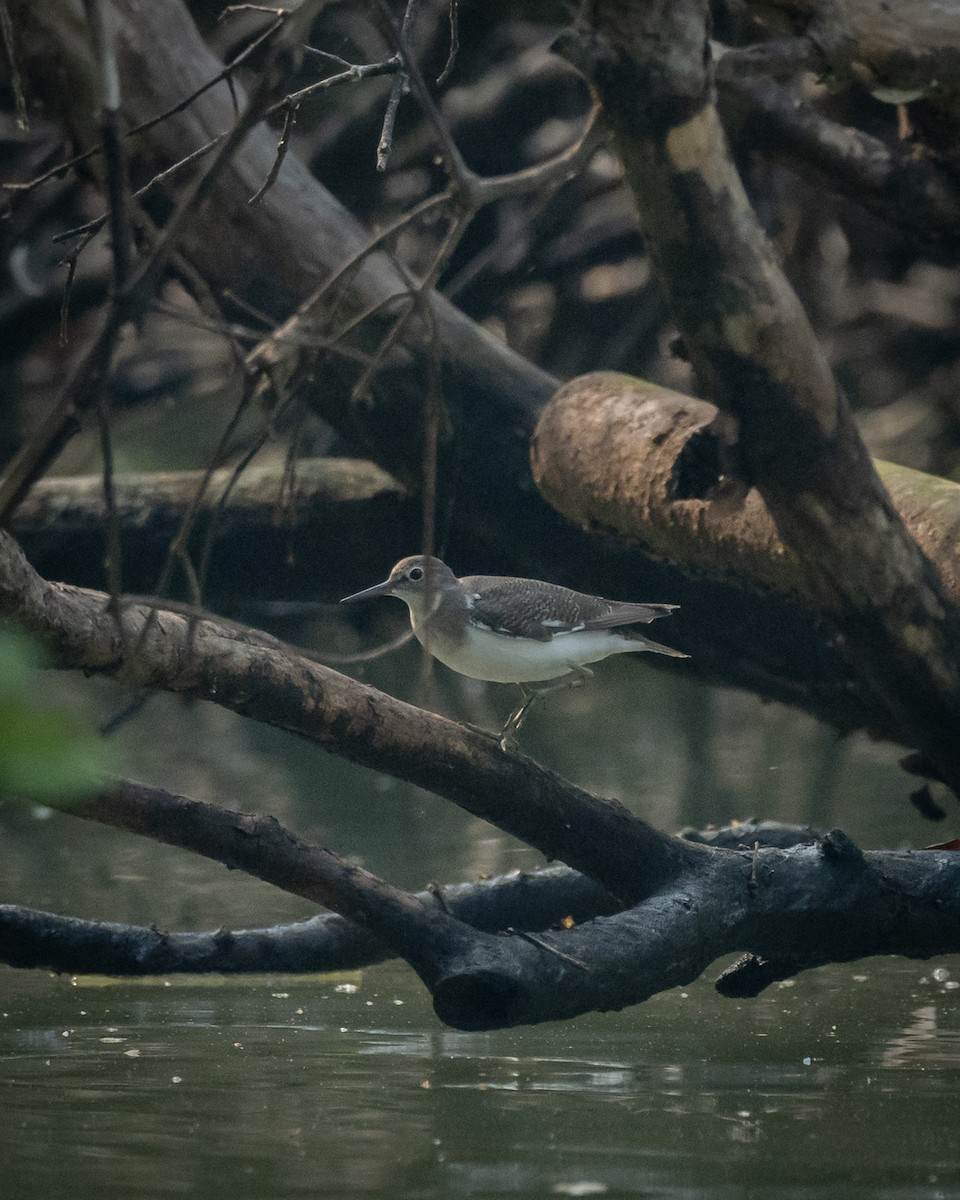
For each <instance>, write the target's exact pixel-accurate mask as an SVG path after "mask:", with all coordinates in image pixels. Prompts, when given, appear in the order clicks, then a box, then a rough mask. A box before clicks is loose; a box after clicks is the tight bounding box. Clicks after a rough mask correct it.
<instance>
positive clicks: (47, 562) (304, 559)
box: [13, 458, 420, 600]
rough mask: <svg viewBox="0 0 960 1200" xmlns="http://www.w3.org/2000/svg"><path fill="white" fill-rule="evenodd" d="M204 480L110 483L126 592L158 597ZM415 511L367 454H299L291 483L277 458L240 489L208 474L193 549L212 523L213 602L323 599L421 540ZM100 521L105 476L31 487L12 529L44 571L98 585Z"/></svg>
mask: <svg viewBox="0 0 960 1200" xmlns="http://www.w3.org/2000/svg"><path fill="white" fill-rule="evenodd" d="M203 479H204V473H203V472H201V471H165V472H162V473H155V474H143V475H118V476H115V477H114V495H115V511H116V519H117V523H118V526H119V533H120V540H121V548H122V551H123V560H124V567H125V570H124V584H125V588H126V590H127V591H139V592H148V591H152V589H153V588H154V586H155V584H156V580H157V577H158V574H159V572H160V570H161V568H162V565H163V562H164V559H165V556H166V554H167V551H168V548H169V545H170V542H171V541H172V539H173V538H174V537H175V536H176V535H177V533H178V532H179V529H180V526H181V524H182V522H183V520H184V517H185V515H186V514H187V513H188V512H189V511H190V510H191V506H192V505H193V504H194V501H195V497H196V495H197V492H198V489H199V488H200V487H201V483H202V481H203ZM228 486H229V487H230V494H229V498H228V501H227V503H226V504H225V505H224V506H223V507H222V508H221V505H220V501H221V497H222V496H223V495H224V492H225V489H226V488H227V487H228ZM419 515H420V514H419V505H417V504H416V503H415V502H414V501H412V500H411V499H410V498H409V496H408V495H407V493H406V491H405V489H404V488H403V487H402V486H401V485H400V484H399V483H397V481H396V480H395V479H392V478H391V477H390V476H389V475H387V474H386V472H385V471H383V470H381V469H380V468H379V467H377V466H374V464H373V463H369V462H365V461H363V460H360V459H350V458H316V459H300V460H299V461H298V462H297V465H296V471H295V473H294V474H293V476H292V478H291V477H290V473H289V472H288V471H286V469H285V467H284V464H282V463H275V464H274V463H268V464H266V465H264V466H257V465H251V466H249V467H247V469H246V470H245V471H244V472H243V473H242V474H241V475H240V477H239V479H238V480H236V481H235V482H234V480H233V471H232V470H228V469H222V470H219V471H215V472H214V473H213V475H212V476H211V478H210V480H209V483H208V485H207V486H206V488H204V490H203V500H202V502H201V503H200V505H199V506H198V508H197V509H196V513H195V516H194V520H193V524H192V537H191V539H190V542H189V546H190V547H193V546H197V547H200V546H202V545H203V544H204V542H205V539H206V537H207V535H208V532H209V531H210V529H211V524H212V523H213V524H214V525H215V528H214V531H213V532H214V542H213V547H212V551H211V556H210V566H209V571H210V572H212V574H211V575H210V580H211V586H212V588H213V589H214V590H215V591H216V595H217V598H218V600H223V598H224V597H229V596H231V595H234V594H238V595H241V596H243V597H245V598H248V599H249V598H250V597H252V596H271V597H273V596H278V595H280V594H281V593H282V595H283V596H284V597H285V598H290V597H291V596H292V595H309V596H310V597H311V598H316V597H317V593H318V587H317V583H318V580H319V581H322V580H324V579H328V578H332V579H336V580H337V581H338V585H339V586H340V587H343V590H345V591H349V587H348V586H346V585H345V583H344V582H343V581H345V580H347V579H348V577H349V579H350V580H355V582H356V586H357V587H358V588H359V587H360V586H361V585H362V584H363V583H364V581H365V579H369V578H372V577H373V576H375V575H377V574H378V573H380V572H381V571H382V570H383V557H384V554H385V553H386V554H389V553H390V549H391V545H392V547H393V549H394V551H395V553H394V557H395V558H400V557H402V555H403V554H405V553H406V552H407V549H408V548H409V547H410V546H411V545H414V544H415V542H416V537H417V531H418V527H419ZM105 523H106V509H105V505H104V500H103V487H102V482H101V480H100V477H99V475H86V476H82V477H79V478H73V477H64V476H54V477H52V478H49V479H44V480H40V481H39V482H38V483H36V484H35V485H34V487H33V488H32V489H31V490H30V492H29V494H28V495H27V497H26V499H25V500H24V501H23V502H22V503H21V505H20V507H19V509H18V510H17V513H16V517H15V520H14V522H13V529H14V532H15V533H16V535H17V537H18V539H19V540H20V542H21V544H22V546H23V548H24V551H25V552H26V554H27V556H28V558H29V559H30V561H31V562H32V563H33V565H34V566H35V567H36V568H37V570H38V571H39V572H40V573H41V574H42V575H46V576H47V577H49V578H52V579H67V580H69V581H70V582H71V583H76V584H80V585H82V586H87V587H103V584H104V573H103V565H102V564H103V556H104V551H105V549H106V539H105V532H104V530H105ZM391 537H392V542H391ZM335 590H336V589H335ZM321 594H322V593H321Z"/></svg>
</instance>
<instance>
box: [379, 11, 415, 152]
mask: <svg viewBox="0 0 960 1200" xmlns="http://www.w3.org/2000/svg"><path fill="white" fill-rule="evenodd" d="M419 7H420V0H407V7H406V11H405V12H404V14H403V25H402V27H401V32H400V33H399V34H398V39H397V42H398V48H399V45H400V44H402V43H403V40H404V39H405V38H406V36H407V35H408V34H409V33H410V32H411V31H412V29H413V24H414V22H415V21H416V18H417V9H418V8H419ZM379 8H380V12H381V14H385V15H386V17H387V23H388V25H389V26H390V28H391V29H392V28H394V24H395V23H394V20H393V14H392V13H391V12H390V11H389V9H387V7H386V5H384V4H381V5H379ZM406 90H407V72H406V70H405V69H404V67H403V66H401V69H400V70H399V71H398V72H397V74H396V76H395V78H394V80H393V86H392V87H391V88H390V97H389V99H388V100H387V109H386V112H385V113H384V115H383V129H382V130H381V132H380V141H379V142H378V143H377V170H378V171H381V172H383V171H385V170H386V169H387V166H388V165H389V163H390V155H391V153H392V152H393V127H394V124H395V123H396V120H397V110H398V109H399V107H400V100H401V98H402V96H403V93H404V92H405V91H406Z"/></svg>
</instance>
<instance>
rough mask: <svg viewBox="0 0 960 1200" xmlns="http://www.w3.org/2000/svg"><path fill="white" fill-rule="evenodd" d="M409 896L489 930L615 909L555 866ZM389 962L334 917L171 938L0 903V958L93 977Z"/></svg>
mask: <svg viewBox="0 0 960 1200" xmlns="http://www.w3.org/2000/svg"><path fill="white" fill-rule="evenodd" d="M77 815H78V816H80V815H83V814H81V813H77ZM416 899H417V900H419V901H420V902H421V903H422V904H425V905H428V904H431V903H433V904H436V905H438V906H439V907H440V908H442V909H443V911H445V912H447V913H449V914H450V915H451V916H453V917H455V918H456V919H457V920H458V921H465V922H466V923H467V924H468V925H470V926H472V927H473V928H475V929H482V930H488V931H490V932H493V931H495V930H498V929H506V928H510V927H512V928H514V929H524V930H526V929H529V930H542V929H547V928H549V927H550V926H551V925H556V924H558V923H559V922H560V921H562V920H564V919H565V918H567V917H570V918H572V919H573V921H574V922H576V923H577V924H580V923H581V922H582V921H587V920H590V919H591V918H592V917H595V916H597V915H598V914H600V913H611V912H615V911H616V910H617V904H616V901H615V900H614V899H613V897H612V896H610V894H609V893H608V892H605V891H604V890H603V888H601V887H598V886H597V884H595V883H593V882H592V881H591V880H589V879H587V878H586V876H584V875H579V874H578V873H577V872H576V871H571V870H570V869H569V868H568V867H562V866H554V867H547V868H544V869H543V870H541V871H532V872H529V873H522V872H519V871H518V872H515V873H514V874H511V875H501V876H498V877H496V878H493V879H485V880H483V881H481V882H479V883H457V884H448V885H446V886H445V887H442V888H440V887H438V888H431V889H430V890H428V891H423V892H417V893H416ZM392 957H393V954H392V952H391V950H390V949H389V948H388V947H387V946H386V945H385V944H384V943H383V942H382V941H379V940H378V939H377V937H376V936H375V935H374V934H373V933H372V932H371V931H370V930H368V929H364V928H361V927H360V926H359V925H356V924H354V923H353V922H351V921H348V920H346V919H345V918H344V917H341V916H340V915H339V914H338V913H323V914H321V915H319V916H316V917H310V918H309V919H308V920H305V921H297V922H295V923H294V924H291V925H275V926H272V927H271V928H267V929H237V930H227V929H218V930H215V931H211V932H209V933H207V932H204V933H193V932H184V933H176V932H165V931H161V930H158V929H157V928H156V927H155V926H152V925H150V926H141V925H121V924H115V923H111V922H106V921H84V920H81V919H79V918H77V917H64V916H58V915H57V914H55V913H48V912H39V911H37V910H36V909H30V908H23V907H21V906H20V905H17V904H3V905H0V960H2V961H3V962H5V963H6V964H7V965H8V966H11V967H23V968H41V969H43V970H48V971H69V972H73V973H84V974H91V973H93V974H102V975H169V974H175V973H187V974H210V973H216V974H226V975H233V974H249V973H251V972H265V971H266V972H274V971H281V972H284V973H291V974H301V973H312V972H327V971H349V970H355V969H357V968H360V967H367V966H370V965H372V964H374V963H378V962H383V961H384V960H385V959H388V958H392Z"/></svg>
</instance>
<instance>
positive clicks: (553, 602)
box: [460, 575, 677, 642]
mask: <svg viewBox="0 0 960 1200" xmlns="http://www.w3.org/2000/svg"><path fill="white" fill-rule="evenodd" d="M460 582H461V583H462V585H463V587H464V589H465V590H466V594H467V604H468V606H469V618H470V620H471V621H472V622H473V623H474V624H476V625H479V626H481V627H483V628H485V629H491V630H493V631H494V632H495V633H502V634H504V635H506V636H508V637H528V638H533V639H534V640H536V641H538V642H548V641H550V639H551V638H552V637H554V636H555V635H557V634H560V633H574V632H577V631H579V630H581V629H614V628H616V627H617V626H619V625H633V624H636V623H637V622H643V623H646V622H649V621H655V620H656V619H657V617H665V616H667V615H668V614H669V613H671V612H673V610H674V609H675V608H676V607H677V606H676V605H675V604H620V603H618V602H617V601H614V600H603V599H601V598H600V597H598V596H587V595H584V594H583V593H582V592H574V591H572V590H571V589H570V588H565V587H560V586H559V584H555V583H541V582H539V581H535V580H532V579H511V578H509V577H507V576H490V575H471V576H467V577H466V578H465V579H461V581H460Z"/></svg>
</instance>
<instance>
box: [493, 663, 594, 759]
mask: <svg viewBox="0 0 960 1200" xmlns="http://www.w3.org/2000/svg"><path fill="white" fill-rule="evenodd" d="M592 678H593V672H592V671H591V670H590V668H589V667H574V668H573V670H572V671H571V673H570V674H569V675H565V676H564V677H563V679H561V680H560V681H559V682H558V683H552V684H551V685H550V686H549V687H545V688H535V689H533V690H528V689H527V688H525V687H524V686H523V684H522V683H521V684H520V691H521V692H522V693H523V703H522V704H521V705H520V707H519V708H517V709H515V710H514V712H512V713H511V714H510V716H509V717H507V720H506V724H505V725H504V727H503V729H501V730H500V749H501V750H504V751H508V750H515V749H516V748H517V734H518V733H519V732H520V726H521V725H522V724H523V722H524V721H525V720H526V716H527V713H528V712H529V711H530V709H531V708H533V706H534V704H536V703H537V701H538V700H542V699H543V698H544V696H549V695H550V693H551V692H565V691H566V690H567V689H568V688H575V687H583V685H584V684H585V683H586V682H587V680H588V679H592Z"/></svg>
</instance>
